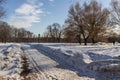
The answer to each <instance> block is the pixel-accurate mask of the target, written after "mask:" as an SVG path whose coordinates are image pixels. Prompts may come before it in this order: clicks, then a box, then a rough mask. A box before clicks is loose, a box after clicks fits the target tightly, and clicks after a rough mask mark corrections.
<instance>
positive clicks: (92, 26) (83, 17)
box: [66, 0, 109, 45]
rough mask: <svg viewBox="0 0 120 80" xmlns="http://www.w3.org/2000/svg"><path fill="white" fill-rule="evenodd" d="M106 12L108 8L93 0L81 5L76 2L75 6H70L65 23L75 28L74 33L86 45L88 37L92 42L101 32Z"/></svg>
mask: <svg viewBox="0 0 120 80" xmlns="http://www.w3.org/2000/svg"><path fill="white" fill-rule="evenodd" d="M108 14H109V12H108V10H107V9H104V8H101V5H100V4H98V3H97V2H96V1H94V0H92V1H91V2H90V3H89V4H87V3H84V5H82V6H80V4H79V3H78V2H77V3H76V5H75V6H71V7H70V10H69V16H68V19H67V20H66V23H67V24H68V26H69V27H74V28H75V31H76V35H77V36H79V37H80V38H83V40H84V44H85V45H87V41H88V39H89V38H91V39H92V42H93V43H94V42H95V38H96V37H98V36H99V34H100V33H101V32H103V30H104V29H105V28H104V25H105V24H106V20H107V17H108ZM80 40H81V39H80ZM79 42H80V41H79Z"/></svg>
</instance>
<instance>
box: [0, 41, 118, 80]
mask: <svg viewBox="0 0 120 80" xmlns="http://www.w3.org/2000/svg"><path fill="white" fill-rule="evenodd" d="M119 45H120V44H119V43H117V44H116V45H112V44H111V43H102V42H99V43H96V44H91V43H89V44H88V45H87V46H84V45H79V44H78V43H21V44H20V43H7V44H2V43H1V44H0V76H5V77H15V78H16V79H17V80H20V73H21V71H22V69H21V66H22V63H21V62H22V60H21V55H25V56H26V57H27V58H28V61H29V64H30V65H29V66H30V68H31V69H32V72H35V73H34V74H35V75H36V76H37V79H38V80H52V79H58V80H109V78H108V76H110V78H112V79H113V80H119V78H120V77H119V75H120V46H119ZM111 74H112V75H113V76H111ZM65 75H66V76H65ZM116 76H117V77H116Z"/></svg>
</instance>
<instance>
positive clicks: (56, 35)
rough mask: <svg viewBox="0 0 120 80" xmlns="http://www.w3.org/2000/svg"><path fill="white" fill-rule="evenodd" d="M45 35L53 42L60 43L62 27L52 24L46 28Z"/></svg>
mask: <svg viewBox="0 0 120 80" xmlns="http://www.w3.org/2000/svg"><path fill="white" fill-rule="evenodd" d="M47 34H48V36H49V37H51V39H52V41H53V42H60V40H61V36H62V27H61V26H60V24H58V23H53V24H52V25H49V26H48V27H47Z"/></svg>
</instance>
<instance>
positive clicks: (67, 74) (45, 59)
mask: <svg viewBox="0 0 120 80" xmlns="http://www.w3.org/2000/svg"><path fill="white" fill-rule="evenodd" d="M22 49H23V50H24V53H25V55H26V56H27V57H28V58H29V60H30V63H31V66H32V68H33V69H34V71H35V72H37V73H38V76H39V78H38V79H40V80H89V79H87V78H84V79H83V78H81V77H80V76H78V75H77V74H76V73H75V72H74V71H71V70H69V69H64V68H63V67H61V66H67V64H66V65H65V63H64V62H63V65H62V64H59V63H58V62H56V61H55V60H53V59H51V58H50V57H49V56H46V54H47V53H46V52H45V51H41V52H40V51H38V50H37V49H36V48H35V47H33V46H30V45H22Z"/></svg>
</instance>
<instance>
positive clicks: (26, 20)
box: [10, 0, 43, 28]
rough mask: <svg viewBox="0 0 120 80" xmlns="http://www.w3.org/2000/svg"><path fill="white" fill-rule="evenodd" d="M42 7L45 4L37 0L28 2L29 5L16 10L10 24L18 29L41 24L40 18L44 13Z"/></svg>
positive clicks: (25, 4)
mask: <svg viewBox="0 0 120 80" xmlns="http://www.w3.org/2000/svg"><path fill="white" fill-rule="evenodd" d="M41 6H43V3H41V2H38V1H37V0H27V3H24V4H22V5H21V6H20V7H19V8H17V9H16V10H15V14H14V15H12V16H11V20H10V21H11V22H10V24H12V25H14V26H15V27H18V28H21V27H22V28H27V27H31V26H32V24H34V23H37V22H40V16H41V14H42V13H43V11H42V10H41Z"/></svg>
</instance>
